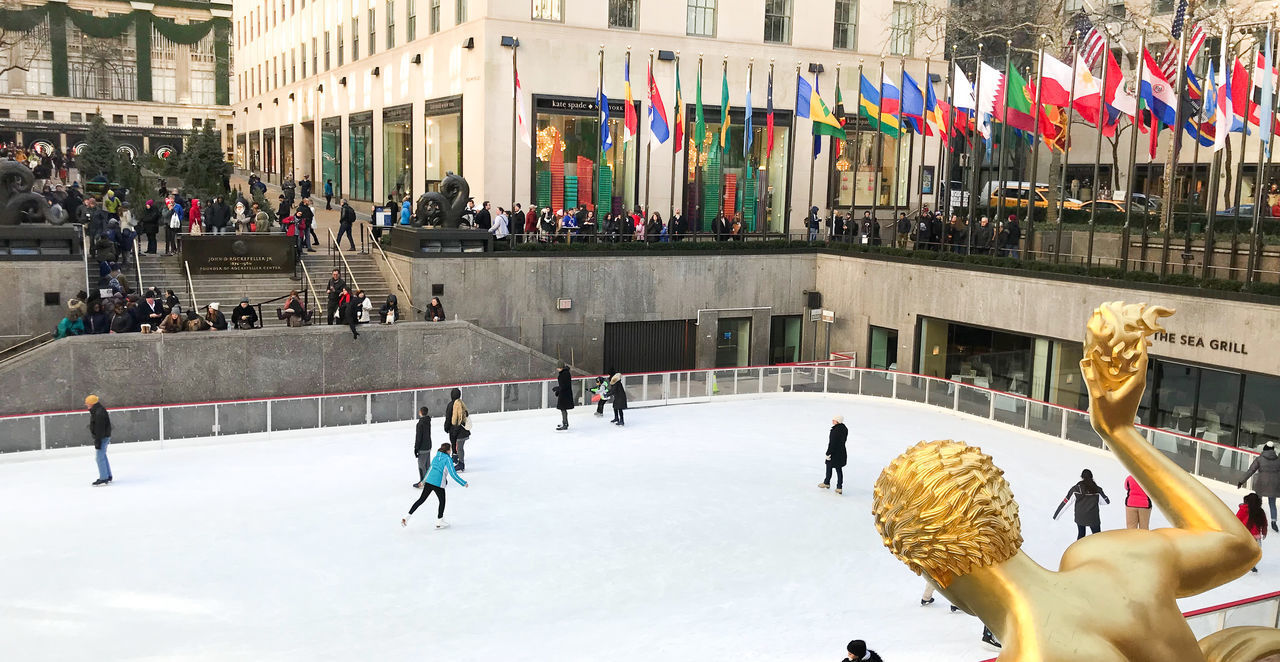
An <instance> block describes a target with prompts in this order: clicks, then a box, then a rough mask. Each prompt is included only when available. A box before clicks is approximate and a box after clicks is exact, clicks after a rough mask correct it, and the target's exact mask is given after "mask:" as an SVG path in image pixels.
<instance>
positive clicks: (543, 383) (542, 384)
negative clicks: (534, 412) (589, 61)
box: [538, 382, 547, 409]
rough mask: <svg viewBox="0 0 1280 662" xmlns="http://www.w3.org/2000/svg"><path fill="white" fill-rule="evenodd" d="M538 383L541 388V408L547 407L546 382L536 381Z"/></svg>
mask: <svg viewBox="0 0 1280 662" xmlns="http://www.w3.org/2000/svg"><path fill="white" fill-rule="evenodd" d="M538 384H539V385H540V386H541V388H542V408H543V409H546V408H547V383H546V382H538Z"/></svg>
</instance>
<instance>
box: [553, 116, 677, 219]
mask: <svg viewBox="0 0 1280 662" xmlns="http://www.w3.org/2000/svg"><path fill="white" fill-rule="evenodd" d="M533 105H534V125H535V126H536V127H537V133H536V142H535V154H534V162H533V179H534V181H533V191H534V202H536V203H537V204H538V205H539V206H541V207H551V208H552V209H553V210H554V209H568V208H571V207H576V206H578V205H580V204H581V205H586V206H587V208H588V209H597V214H604V213H621V212H622V211H623V210H624V209H625V210H628V211H629V210H631V209H633V208H634V207H635V205H636V204H637V203H638V199H637V196H636V192H637V190H638V188H639V180H638V174H639V169H638V167H637V164H638V162H639V158H638V152H639V151H640V149H639V143H638V141H632V142H630V143H627V144H625V145H624V144H623V142H622V133H623V129H622V124H623V108H624V107H625V106H626V103H625V102H624V101H618V100H614V99H610V100H609V133H610V136H611V138H612V140H613V146H612V147H611V148H610V149H609V151H607V152H605V153H604V158H603V159H601V158H600V147H601V145H600V119H599V111H598V108H597V103H596V100H595V99H592V98H565V97H542V96H536V95H535V96H534V100H533ZM638 106H639V104H637V109H636V112H637V113H639V112H640V111H639V108H638ZM598 207H599V208H602V209H603V211H601V210H600V209H598ZM664 216H665V214H664Z"/></svg>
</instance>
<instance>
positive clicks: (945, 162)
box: [933, 44, 956, 249]
mask: <svg viewBox="0 0 1280 662" xmlns="http://www.w3.org/2000/svg"><path fill="white" fill-rule="evenodd" d="M946 53H947V51H946V49H945V48H943V51H942V59H943V61H944V62H946V63H947V66H946V69H947V72H946V73H947V82H946V83H944V87H943V88H942V91H943V92H944V93H946V95H947V115H949V117H947V121H946V127H945V128H944V129H943V131H942V135H941V136H939V137H938V176H937V177H935V178H934V183H933V190H934V191H941V190H943V189H941V188H939V184H941V183H942V182H946V183H947V188H946V193H945V195H946V198H943V195H944V194H943V193H935V195H934V205H933V206H934V207H936V208H937V211H938V212H939V213H943V217H942V222H943V223H946V224H948V225H949V224H950V223H951V218H950V216H951V157H950V156H949V154H950V151H951V129H952V125H953V124H954V123H955V121H956V117H955V108H954V107H953V105H952V104H954V103H955V93H954V91H952V90H951V88H952V87H953V86H952V81H951V76H952V71H953V70H954V68H955V54H956V47H955V44H952V45H951V59H949V60H948V59H947V55H946ZM945 235H946V231H945V230H944V231H943V236H944V237H945ZM943 248H944V249H945V246H944V247H943Z"/></svg>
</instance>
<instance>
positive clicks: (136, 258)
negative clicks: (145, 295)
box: [133, 237, 147, 292]
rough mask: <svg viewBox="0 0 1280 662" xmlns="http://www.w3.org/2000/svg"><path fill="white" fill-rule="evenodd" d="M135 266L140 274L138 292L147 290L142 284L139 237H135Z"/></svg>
mask: <svg viewBox="0 0 1280 662" xmlns="http://www.w3.org/2000/svg"><path fill="white" fill-rule="evenodd" d="M133 268H134V270H135V271H136V272H137V274H138V287H137V288H136V289H137V291H138V292H146V291H147V288H145V287H143V286H142V260H140V259H138V238H137V237H134V239H133Z"/></svg>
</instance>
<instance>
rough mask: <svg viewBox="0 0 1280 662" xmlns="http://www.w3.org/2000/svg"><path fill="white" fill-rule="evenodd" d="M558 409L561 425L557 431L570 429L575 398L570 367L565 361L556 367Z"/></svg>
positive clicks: (555, 389)
mask: <svg viewBox="0 0 1280 662" xmlns="http://www.w3.org/2000/svg"><path fill="white" fill-rule="evenodd" d="M556 367H557V371H556V386H555V388H554V389H552V390H553V391H555V396H556V409H559V410H560V425H558V426H556V430H568V429H569V410H570V409H573V407H574V402H573V400H574V398H573V377H571V376H570V375H569V366H567V365H565V363H564V361H559V362H558V363H557V365H556Z"/></svg>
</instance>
